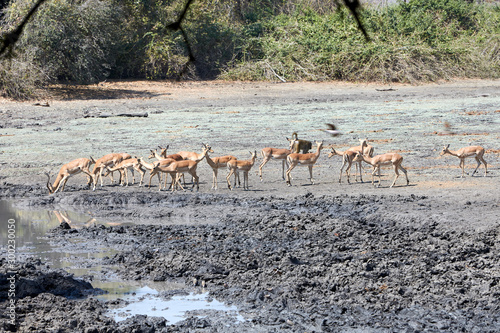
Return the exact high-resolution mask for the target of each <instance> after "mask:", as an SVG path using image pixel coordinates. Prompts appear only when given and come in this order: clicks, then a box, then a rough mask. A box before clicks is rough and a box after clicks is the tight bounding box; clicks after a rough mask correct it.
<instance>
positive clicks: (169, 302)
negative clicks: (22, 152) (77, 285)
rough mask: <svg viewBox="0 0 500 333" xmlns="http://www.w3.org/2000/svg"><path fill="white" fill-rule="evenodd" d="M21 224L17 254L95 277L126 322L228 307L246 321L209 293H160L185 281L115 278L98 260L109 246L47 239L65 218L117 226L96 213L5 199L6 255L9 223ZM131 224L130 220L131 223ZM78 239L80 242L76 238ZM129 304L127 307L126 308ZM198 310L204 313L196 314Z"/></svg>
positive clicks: (1, 226)
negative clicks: (71, 247) (24, 205)
mask: <svg viewBox="0 0 500 333" xmlns="http://www.w3.org/2000/svg"><path fill="white" fill-rule="evenodd" d="M9 219H14V220H15V221H16V222H15V224H16V255H17V256H18V258H21V257H34V258H40V259H41V260H42V262H43V263H46V264H48V265H49V266H50V267H51V268H62V269H64V270H65V271H67V272H69V273H72V274H74V275H75V277H82V276H92V282H91V284H92V286H93V287H94V288H100V289H102V290H104V291H105V292H106V293H105V294H102V295H98V296H96V298H97V299H99V300H101V301H114V300H117V299H122V300H124V301H125V302H123V303H124V304H122V305H121V306H122V307H119V308H114V309H112V310H110V312H109V314H108V315H109V316H110V317H112V318H114V319H115V320H116V321H122V320H125V319H127V318H129V317H131V316H133V315H136V314H141V315H148V316H155V317H164V318H165V319H167V320H168V322H169V324H175V323H177V322H179V321H181V320H183V319H185V318H186V315H187V314H188V313H189V314H190V315H196V316H198V317H204V316H206V314H207V311H223V312H225V313H226V314H228V315H230V316H232V317H234V318H235V320H237V321H243V320H244V319H243V317H242V316H241V315H239V314H238V310H237V308H236V307H234V306H227V305H225V304H224V303H221V302H219V301H217V300H215V299H212V298H210V297H209V296H208V293H206V292H203V293H200V294H193V293H190V294H188V293H182V295H179V294H176V295H175V296H172V297H168V298H166V297H162V296H161V294H162V293H165V292H166V294H171V292H172V291H182V290H185V289H186V285H185V284H183V283H175V282H152V281H124V280H120V279H119V278H118V277H115V278H110V276H112V274H109V273H110V272H111V271H112V270H113V267H110V266H106V267H105V266H101V265H99V264H96V262H98V260H97V261H96V259H99V258H103V257H105V256H108V257H110V256H112V255H114V254H115V253H116V251H113V250H112V249H108V248H92V249H91V250H90V251H85V252H81V251H80V252H74V251H72V252H71V253H69V252H64V251H63V250H62V249H61V248H59V247H57V246H55V245H54V244H51V242H50V239H49V238H47V237H46V235H45V234H46V233H47V231H49V230H51V229H54V228H56V227H58V226H59V225H60V223H61V222H67V223H69V224H70V225H71V227H72V228H83V227H86V226H90V225H92V224H98V225H100V224H102V225H105V226H111V225H117V223H106V222H101V221H97V220H96V219H94V218H92V217H91V216H89V215H87V214H84V213H78V212H74V211H69V210H48V209H47V210H27V209H26V210H23V209H19V208H17V207H15V206H14V205H13V204H12V203H11V202H9V201H6V200H0V238H1V243H0V251H1V252H2V253H7V252H6V249H7V239H8V238H7V237H8V228H7V221H8V220H9ZM127 224H131V223H127ZM72 242H78V240H72ZM123 305H124V307H123ZM197 313H199V315H198V314H197Z"/></svg>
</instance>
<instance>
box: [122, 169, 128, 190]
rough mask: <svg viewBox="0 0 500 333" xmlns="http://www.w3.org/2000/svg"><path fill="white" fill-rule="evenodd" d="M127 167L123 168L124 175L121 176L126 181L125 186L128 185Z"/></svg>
mask: <svg viewBox="0 0 500 333" xmlns="http://www.w3.org/2000/svg"><path fill="white" fill-rule="evenodd" d="M127 170H128V168H124V169H123V174H124V176H122V177H123V178H124V179H126V182H127V184H126V185H125V186H128V185H129V181H128V172H127Z"/></svg>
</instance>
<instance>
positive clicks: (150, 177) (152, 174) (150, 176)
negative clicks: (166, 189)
mask: <svg viewBox="0 0 500 333" xmlns="http://www.w3.org/2000/svg"><path fill="white" fill-rule="evenodd" d="M156 174H158V172H157V171H154V170H151V173H150V174H149V186H148V188H151V179H153V176H154V175H156ZM159 180H160V175H158V181H159ZM160 184H161V183H160Z"/></svg>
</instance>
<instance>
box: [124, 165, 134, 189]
mask: <svg viewBox="0 0 500 333" xmlns="http://www.w3.org/2000/svg"><path fill="white" fill-rule="evenodd" d="M125 172H127V171H125ZM130 173H131V174H132V185H134V184H135V174H134V169H133V168H132V169H130ZM127 183H128V180H127Z"/></svg>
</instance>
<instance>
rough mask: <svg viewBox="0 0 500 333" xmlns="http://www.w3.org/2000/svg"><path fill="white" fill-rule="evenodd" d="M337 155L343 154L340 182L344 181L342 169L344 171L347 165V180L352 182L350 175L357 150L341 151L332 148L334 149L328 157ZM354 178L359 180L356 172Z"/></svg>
mask: <svg viewBox="0 0 500 333" xmlns="http://www.w3.org/2000/svg"><path fill="white" fill-rule="evenodd" d="M335 155H339V156H342V167H341V168H340V175H339V183H341V182H342V171H344V167H345V166H346V165H347V168H346V169H345V174H346V176H347V182H348V183H349V184H350V183H351V181H350V180H349V176H350V173H351V166H352V162H353V161H354V157H355V156H356V152H354V151H352V150H346V151H340V150H335V149H334V148H332V151H331V152H330V153H329V154H328V158H331V157H333V156H335ZM354 180H356V181H358V178H357V174H356V173H354Z"/></svg>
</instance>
